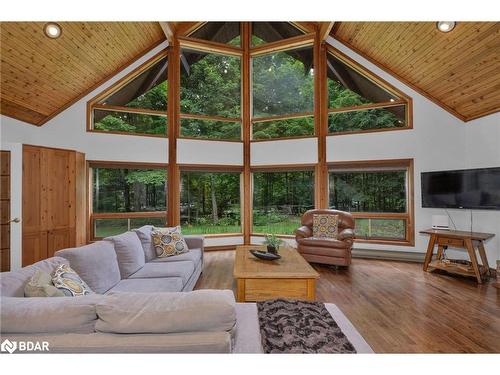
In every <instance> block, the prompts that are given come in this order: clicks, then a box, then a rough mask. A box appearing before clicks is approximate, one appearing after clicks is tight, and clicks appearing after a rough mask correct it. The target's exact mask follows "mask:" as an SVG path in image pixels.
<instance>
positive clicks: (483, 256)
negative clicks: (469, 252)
mask: <svg viewBox="0 0 500 375" xmlns="http://www.w3.org/2000/svg"><path fill="white" fill-rule="evenodd" d="M477 250H478V252H479V256H480V257H481V262H482V263H483V267H486V273H487V274H488V276H491V272H490V265H489V264H488V257H487V256H486V251H485V250H484V245H483V241H479V242H478V245H477Z"/></svg>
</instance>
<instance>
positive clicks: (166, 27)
mask: <svg viewBox="0 0 500 375" xmlns="http://www.w3.org/2000/svg"><path fill="white" fill-rule="evenodd" d="M160 26H161V29H162V30H163V33H164V34H165V37H166V38H167V40H168V42H169V43H172V41H173V40H174V35H175V27H174V25H172V23H171V22H165V21H161V22H160Z"/></svg>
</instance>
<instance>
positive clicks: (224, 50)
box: [177, 36, 243, 57]
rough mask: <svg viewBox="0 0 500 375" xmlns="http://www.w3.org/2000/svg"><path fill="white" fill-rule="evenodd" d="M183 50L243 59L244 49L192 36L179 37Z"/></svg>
mask: <svg viewBox="0 0 500 375" xmlns="http://www.w3.org/2000/svg"><path fill="white" fill-rule="evenodd" d="M177 40H178V41H179V45H180V47H181V49H189V50H195V51H199V52H204V53H210V54H216V55H227V56H236V57H241V56H242V55H243V48H241V47H236V46H231V45H230V44H224V43H218V42H212V41H210V40H205V39H198V38H193V37H191V36H189V37H184V36H179V37H177Z"/></svg>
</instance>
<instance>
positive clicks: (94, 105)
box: [86, 49, 168, 138]
mask: <svg viewBox="0 0 500 375" xmlns="http://www.w3.org/2000/svg"><path fill="white" fill-rule="evenodd" d="M163 58H168V50H167V49H164V50H162V51H160V52H158V53H157V54H155V55H154V56H153V57H151V58H150V59H148V60H146V61H145V62H144V63H142V64H141V65H140V66H138V67H137V68H135V69H133V70H132V71H131V72H129V73H128V74H126V75H125V76H124V77H123V78H121V79H119V80H118V81H116V82H115V83H113V84H112V85H111V86H109V87H108V88H106V89H105V90H103V91H101V92H100V93H99V94H97V95H96V96H94V97H93V98H92V99H90V100H89V101H88V102H87V113H86V116H87V121H86V130H87V132H89V133H100V134H115V135H132V136H137V137H156V138H167V133H168V127H167V129H166V133H165V134H144V133H135V132H124V131H116V130H114V131H106V130H99V129H95V128H94V124H93V118H94V109H100V110H109V111H117V112H126V113H140V114H144V115H151V116H167V114H168V112H167V111H168V110H167V111H165V112H163V111H155V110H150V109H142V108H128V107H123V106H106V105H101V104H99V102H100V101H101V100H103V99H105V98H106V97H108V96H109V95H111V94H113V93H114V92H116V91H118V90H119V89H121V88H122V87H124V86H125V85H126V84H127V83H129V82H130V81H132V80H133V79H134V78H136V77H137V76H139V75H140V74H141V73H143V72H144V71H146V70H147V69H149V68H150V67H152V66H153V65H154V64H156V63H157V62H158V61H160V60H161V59H163ZM167 81H168V74H167ZM166 100H167V108H168V98H166ZM166 121H167V120H166Z"/></svg>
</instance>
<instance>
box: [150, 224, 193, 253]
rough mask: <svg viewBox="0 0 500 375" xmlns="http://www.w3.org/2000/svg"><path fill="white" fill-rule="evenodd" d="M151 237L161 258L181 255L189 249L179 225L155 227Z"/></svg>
mask: <svg viewBox="0 0 500 375" xmlns="http://www.w3.org/2000/svg"><path fill="white" fill-rule="evenodd" d="M151 238H152V241H153V246H154V248H155V251H156V255H157V256H158V257H159V258H164V257H169V256H172V255H179V254H182V253H186V252H188V251H189V249H188V246H187V243H186V240H184V237H182V234H181V227H179V226H177V227H175V228H153V230H152V232H151Z"/></svg>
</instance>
